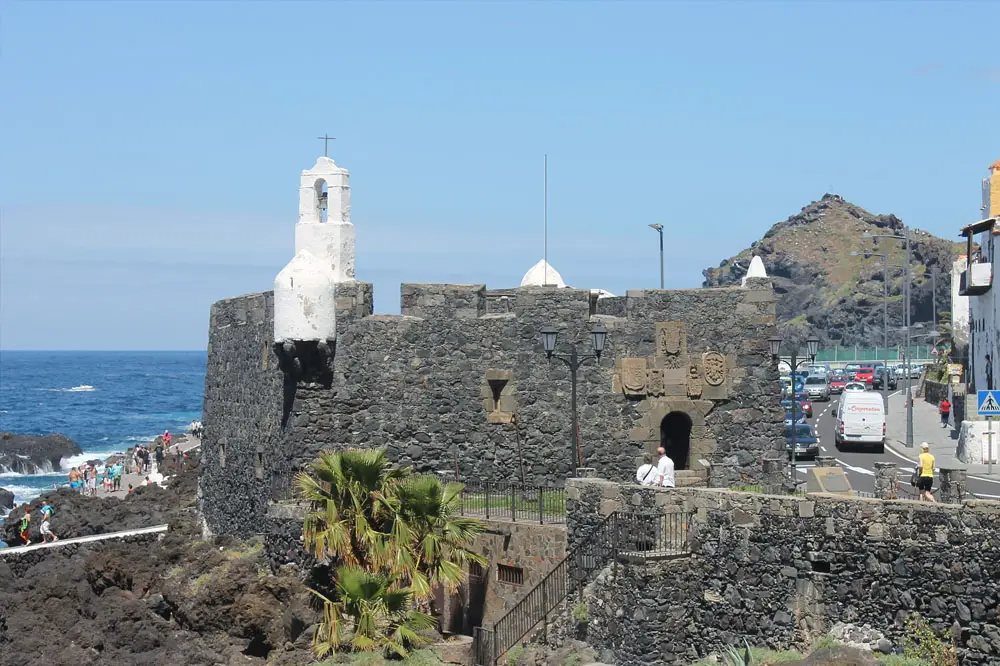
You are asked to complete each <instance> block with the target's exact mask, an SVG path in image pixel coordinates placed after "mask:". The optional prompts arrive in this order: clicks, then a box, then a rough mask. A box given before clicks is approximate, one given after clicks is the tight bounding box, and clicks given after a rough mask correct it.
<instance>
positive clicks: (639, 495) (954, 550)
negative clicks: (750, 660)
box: [566, 479, 1000, 666]
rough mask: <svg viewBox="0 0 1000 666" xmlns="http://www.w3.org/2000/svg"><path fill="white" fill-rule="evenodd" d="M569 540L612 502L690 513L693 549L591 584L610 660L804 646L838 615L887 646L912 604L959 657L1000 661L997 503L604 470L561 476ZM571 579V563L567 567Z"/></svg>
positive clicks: (677, 658)
mask: <svg viewBox="0 0 1000 666" xmlns="http://www.w3.org/2000/svg"><path fill="white" fill-rule="evenodd" d="M566 492H567V509H568V514H567V529H568V547H573V546H574V545H576V544H577V543H578V542H579V541H580V540H581V539H584V538H586V537H587V535H588V534H590V533H591V532H592V531H593V529H594V527H595V526H596V525H597V524H599V523H600V521H601V520H602V518H603V517H604V516H607V515H609V514H610V513H611V512H615V511H618V512H626V513H636V514H640V515H651V516H657V515H661V514H669V513H683V514H689V515H691V523H690V525H689V527H688V530H687V532H688V535H689V536H691V537H692V554H691V555H690V556H688V557H681V558H678V559H667V560H655V559H650V560H648V561H645V562H642V561H636V562H623V563H620V564H619V565H618V566H617V567H615V568H610V567H609V568H608V569H606V570H605V571H603V572H601V573H600V574H598V575H597V576H595V577H594V579H593V580H591V581H589V585H588V587H587V592H586V594H585V595H584V598H585V599H586V600H587V601H588V605H589V609H588V616H589V618H590V623H589V626H588V627H587V636H586V640H587V642H588V643H589V644H590V645H591V646H593V647H595V648H596V649H598V650H602V651H603V650H609V651H611V652H613V653H614V663H616V664H620V665H622V666H634V665H637V664H647V663H666V664H670V663H691V662H693V661H697V660H698V659H700V658H703V657H705V656H706V655H708V654H712V653H716V652H718V651H721V650H724V649H725V648H726V647H728V646H731V645H740V644H742V641H743V640H744V639H746V640H747V641H748V642H749V644H750V645H752V646H761V647H764V646H767V647H771V648H775V649H787V648H789V647H793V646H798V647H808V646H809V645H811V644H812V642H813V641H815V640H816V639H817V638H819V637H820V636H822V635H824V634H825V633H826V632H827V631H829V630H830V628H831V627H832V626H833V625H834V624H836V623H837V622H845V623H850V624H855V625H866V624H867V625H869V626H871V627H873V628H874V629H877V630H879V631H881V632H883V633H884V634H885V635H886V637H887V638H889V639H890V641H891V642H892V643H893V645H901V644H902V643H903V639H904V637H905V634H906V631H905V621H906V618H907V617H908V615H909V614H910V613H913V612H918V613H920V614H921V615H922V616H923V617H924V618H926V619H927V620H928V621H929V622H930V623H931V625H932V626H933V627H934V628H935V629H936V630H937V631H939V632H947V633H949V634H950V635H951V636H952V637H953V639H954V641H955V644H956V646H957V647H958V648H960V649H961V651H962V655H963V659H964V661H963V663H966V664H991V665H992V664H1000V628H998V626H997V608H998V604H1000V582H998V581H1000V544H998V543H997V539H996V534H997V530H998V529H1000V508H998V505H997V503H996V502H978V501H974V502H966V503H965V504H964V505H942V504H929V503H919V502H912V501H905V500H904V501H886V500H874V499H862V498H853V497H839V496H832V495H817V496H810V497H809V498H808V499H807V498H799V497H787V496H785V497H781V496H767V495H755V494H751V493H742V492H733V491H729V490H714V489H704V488H687V489H677V490H667V489H659V488H644V487H639V486H637V485H634V484H619V483H612V482H609V481H605V480H600V479H572V480H571V481H569V482H568V484H567V490H566ZM570 575H571V577H572V575H573V574H572V572H571V574H570Z"/></svg>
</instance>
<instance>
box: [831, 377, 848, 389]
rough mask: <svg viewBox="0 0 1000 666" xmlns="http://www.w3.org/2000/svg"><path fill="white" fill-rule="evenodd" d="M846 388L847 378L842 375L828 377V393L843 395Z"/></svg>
mask: <svg viewBox="0 0 1000 666" xmlns="http://www.w3.org/2000/svg"><path fill="white" fill-rule="evenodd" d="M845 386H847V377H846V376H844V375H832V376H831V377H830V393H843V392H844V387H845Z"/></svg>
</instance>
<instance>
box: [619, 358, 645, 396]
mask: <svg viewBox="0 0 1000 666" xmlns="http://www.w3.org/2000/svg"><path fill="white" fill-rule="evenodd" d="M622 388H623V389H624V390H625V394H626V395H644V394H645V393H646V359H644V358H623V359H622Z"/></svg>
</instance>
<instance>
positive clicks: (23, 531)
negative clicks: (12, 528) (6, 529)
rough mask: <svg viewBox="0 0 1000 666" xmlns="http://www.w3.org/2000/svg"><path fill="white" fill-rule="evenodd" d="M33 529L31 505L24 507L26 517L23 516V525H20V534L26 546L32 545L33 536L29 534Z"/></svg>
mask: <svg viewBox="0 0 1000 666" xmlns="http://www.w3.org/2000/svg"><path fill="white" fill-rule="evenodd" d="M30 529H31V505H30V504H25V505H24V515H23V516H21V523H20V524H19V525H18V534H19V536H20V537H21V541H23V542H24V545H25V546H30V545H31V536H30V535H29V534H28V532H29V530H30Z"/></svg>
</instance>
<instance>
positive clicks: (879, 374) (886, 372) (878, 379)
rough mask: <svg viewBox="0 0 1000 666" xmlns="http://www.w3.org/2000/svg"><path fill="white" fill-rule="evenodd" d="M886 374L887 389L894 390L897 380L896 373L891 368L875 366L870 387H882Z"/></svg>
mask: <svg viewBox="0 0 1000 666" xmlns="http://www.w3.org/2000/svg"><path fill="white" fill-rule="evenodd" d="M887 376H888V378H889V379H888V384H889V389H890V390H892V391H895V390H896V386H897V385H898V381H897V380H896V373H895V371H894V370H893V369H892V368H885V367H881V368H875V376H874V377H873V378H872V388H873V389H880V388H882V382H884V381H886V377H887Z"/></svg>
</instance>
